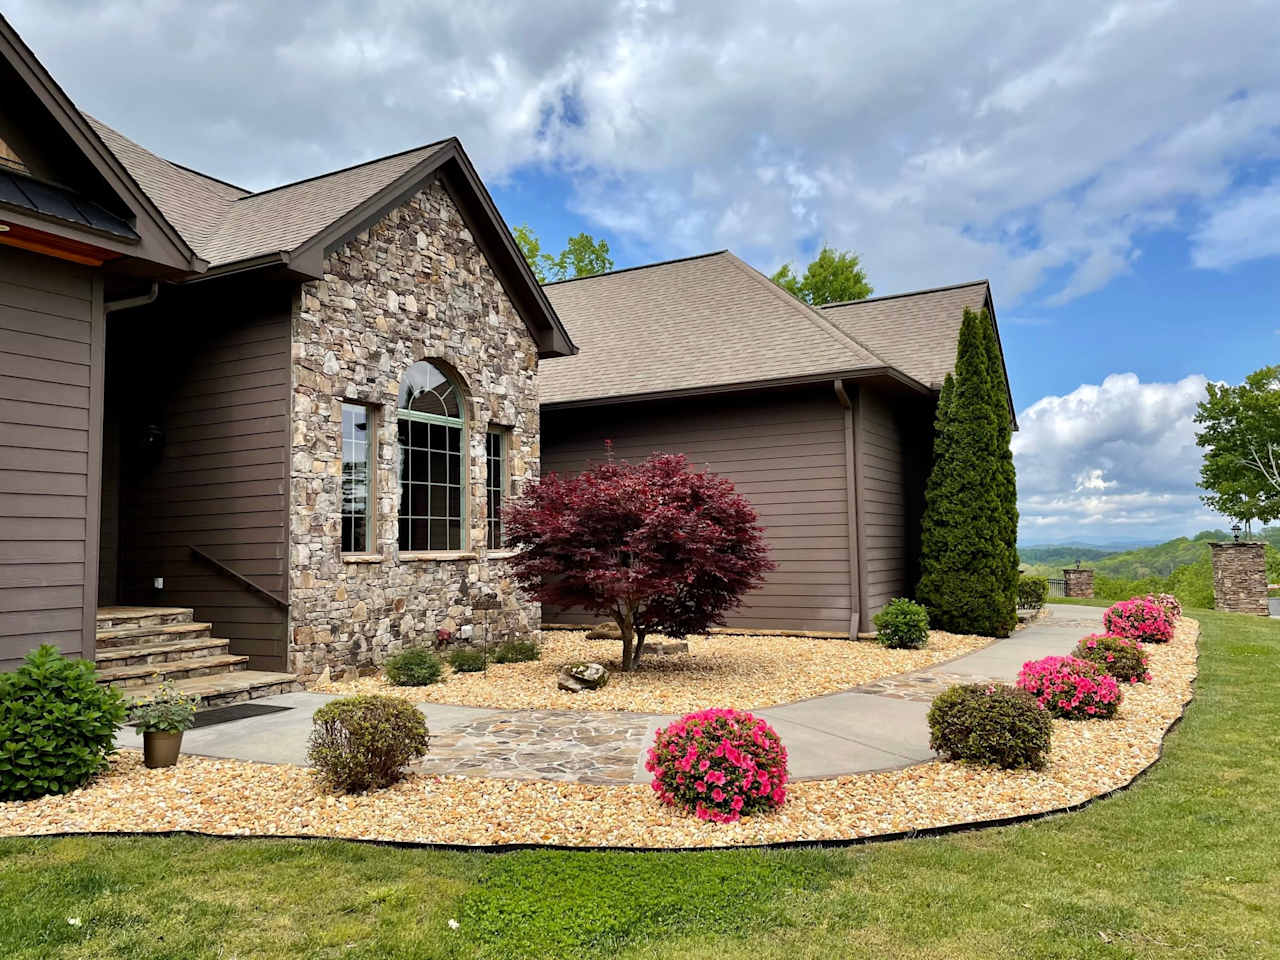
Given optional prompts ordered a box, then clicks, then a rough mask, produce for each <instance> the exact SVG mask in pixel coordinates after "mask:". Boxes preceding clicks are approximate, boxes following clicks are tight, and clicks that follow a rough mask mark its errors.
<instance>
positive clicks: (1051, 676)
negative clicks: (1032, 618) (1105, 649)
mask: <svg viewBox="0 0 1280 960" xmlns="http://www.w3.org/2000/svg"><path fill="white" fill-rule="evenodd" d="M1018 686H1019V687H1021V688H1022V689H1023V690H1026V691H1027V692H1028V693H1029V694H1031V695H1032V696H1033V697H1035V698H1036V700H1038V701H1039V702H1040V706H1042V707H1044V708H1045V709H1046V710H1048V711H1049V712H1050V713H1051V714H1053V715H1054V716H1055V717H1062V718H1063V719H1066V720H1089V719H1095V718H1096V719H1100V720H1109V719H1110V718H1112V717H1114V716H1115V715H1116V710H1118V709H1119V708H1120V685H1119V684H1118V683H1116V678H1115V677H1113V676H1111V675H1110V674H1108V673H1107V672H1106V671H1105V670H1103V669H1102V667H1100V666H1098V665H1097V664H1096V663H1091V662H1090V661H1088V660H1079V659H1077V658H1076V657H1045V658H1044V659H1043V660H1028V661H1027V662H1026V663H1024V664H1023V665H1022V670H1021V671H1020V672H1019V673H1018Z"/></svg>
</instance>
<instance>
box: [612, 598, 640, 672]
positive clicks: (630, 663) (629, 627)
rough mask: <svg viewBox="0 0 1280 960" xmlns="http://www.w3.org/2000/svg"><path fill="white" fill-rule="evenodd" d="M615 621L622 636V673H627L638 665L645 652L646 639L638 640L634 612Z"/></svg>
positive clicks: (629, 611) (626, 613) (627, 613)
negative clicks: (641, 655) (637, 662)
mask: <svg viewBox="0 0 1280 960" xmlns="http://www.w3.org/2000/svg"><path fill="white" fill-rule="evenodd" d="M614 619H615V620H616V621H617V623H618V630H619V632H621V634H622V671H623V673H626V672H627V671H629V670H631V669H632V668H633V667H634V666H635V665H636V661H638V660H639V659H640V654H641V653H643V652H644V637H640V638H639V639H637V638H636V628H635V613H634V611H632V610H627V611H626V612H625V613H623V614H622V616H620V617H615V618H614Z"/></svg>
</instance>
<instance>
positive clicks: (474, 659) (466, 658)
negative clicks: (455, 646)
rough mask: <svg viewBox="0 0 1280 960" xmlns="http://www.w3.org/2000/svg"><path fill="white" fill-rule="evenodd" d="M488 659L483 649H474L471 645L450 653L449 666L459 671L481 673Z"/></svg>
mask: <svg viewBox="0 0 1280 960" xmlns="http://www.w3.org/2000/svg"><path fill="white" fill-rule="evenodd" d="M486 660H487V658H486V657H485V655H484V651H483V650H472V649H470V648H469V647H463V648H462V649H461V650H455V651H453V653H451V654H449V666H451V667H453V669H455V670H457V671H458V672H459V673H479V672H480V671H481V670H483V669H484V667H485V662H486Z"/></svg>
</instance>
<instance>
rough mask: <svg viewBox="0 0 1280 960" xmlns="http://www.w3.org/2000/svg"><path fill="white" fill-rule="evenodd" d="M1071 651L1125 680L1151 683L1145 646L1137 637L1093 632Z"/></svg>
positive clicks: (1118, 678)
mask: <svg viewBox="0 0 1280 960" xmlns="http://www.w3.org/2000/svg"><path fill="white" fill-rule="evenodd" d="M1071 655H1072V656H1073V657H1076V658H1077V659H1080V660H1088V661H1089V662H1091V663H1096V664H1097V665H1098V666H1100V667H1101V668H1102V669H1103V670H1105V671H1107V673H1109V674H1111V676H1113V677H1115V678H1116V679H1117V680H1119V681H1122V682H1124V683H1149V682H1150V680H1151V673H1150V671H1148V670H1147V663H1148V660H1149V658H1148V656H1147V651H1146V648H1145V647H1144V646H1143V645H1142V644H1141V643H1139V642H1138V641H1137V640H1126V639H1124V638H1123V637H1111V636H1107V635H1105V634H1099V633H1091V634H1089V636H1087V637H1085V638H1084V639H1083V640H1081V641H1080V642H1079V643H1078V644H1077V645H1076V648H1075V649H1074V650H1072V651H1071Z"/></svg>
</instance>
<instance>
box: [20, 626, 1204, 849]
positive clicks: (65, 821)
mask: <svg viewBox="0 0 1280 960" xmlns="http://www.w3.org/2000/svg"><path fill="white" fill-rule="evenodd" d="M1198 632H1199V625H1198V624H1197V623H1196V621H1194V620H1190V619H1184V620H1182V621H1181V623H1179V625H1178V628H1177V631H1176V633H1175V636H1174V639H1173V641H1172V642H1170V643H1168V644H1164V645H1153V646H1151V647H1150V648H1149V649H1150V654H1151V664H1150V666H1151V672H1152V674H1153V675H1154V679H1153V682H1152V683H1150V684H1138V685H1134V686H1129V687H1126V688H1125V700H1124V703H1123V705H1122V706H1121V709H1120V713H1119V715H1118V717H1117V719H1115V720H1110V721H1106V720H1093V721H1088V722H1080V721H1068V720H1056V721H1054V728H1053V750H1052V756H1051V761H1050V763H1049V766H1048V767H1047V768H1046V769H1045V770H1044V771H1041V772H1039V773H1033V772H1018V773H1014V772H1008V771H1001V770H996V769H992V768H975V767H964V766H960V765H956V764H950V763H939V762H931V763H923V764H918V765H916V766H913V767H909V768H907V769H904V770H897V771H892V772H888V773H877V774H862V775H858V776H850V777H840V778H837V779H831V780H811V781H804V782H799V783H796V784H793V785H792V786H790V787H789V788H788V799H787V803H786V804H785V805H784V806H783V807H782V808H781V810H779V811H777V812H776V813H772V814H769V815H765V816H757V817H752V818H748V819H745V820H743V821H741V822H739V823H736V824H711V823H704V822H702V821H700V820H697V819H695V818H693V817H691V816H687V815H683V814H679V813H676V812H675V811H673V810H671V809H669V808H666V807H663V806H662V805H661V804H659V803H658V802H657V800H656V799H655V797H654V795H653V792H652V791H651V790H650V789H649V788H648V787H645V786H591V785H586V784H578V783H552V782H547V781H527V780H494V779H483V778H460V777H432V776H425V775H414V776H411V777H409V778H408V779H407V780H405V781H403V782H401V783H399V784H397V785H396V786H394V787H391V788H389V789H386V790H380V791H376V792H374V793H371V794H367V795H364V796H335V795H332V794H329V793H326V792H324V791H323V790H321V789H319V788H318V787H317V786H316V784H315V781H314V780H313V778H312V775H311V773H310V772H309V771H308V770H307V769H305V768H302V767H290V766H273V765H263V764H256V763H250V762H247V761H238V760H215V759H207V758H202V757H183V758H182V760H181V761H180V762H179V764H178V766H176V767H172V768H169V769H165V770H147V769H145V768H144V767H143V766H142V762H141V758H140V756H139V755H138V754H137V753H136V752H126V753H123V754H121V755H119V756H118V757H116V758H115V759H114V760H113V761H112V764H111V769H110V770H109V771H108V772H107V773H106V774H104V775H103V776H101V777H99V778H98V779H97V780H96V781H94V782H93V783H91V784H90V785H88V786H87V787H85V788H83V789H81V790H77V791H75V792H73V793H70V794H67V795H66V796H60V797H44V798H41V799H39V800H32V801H26V802H17V803H0V835H6V836H12V835H35V834H48V833H78V832H102V831H108V832H109V831H130V832H133V831H143V832H145V831H169V830H190V831H198V832H202V833H210V834H221V835H245V834H253V835H263V836H272V835H307V836H317V837H340V838H349V839H379V840H399V841H415V842H425V843H447V844H508V843H534V844H560V845H569V846H600V845H606V846H634V847H689V846H706V847H717V846H734V845H742V844H756V843H771V842H782V841H792V840H838V839H849V838H855V837H867V836H873V835H876V834H885V833H895V832H898V831H903V830H921V829H926V828H929V827H937V826H943V825H950V824H962V823H967V822H974V821H983V820H990V819H994V818H998V817H1009V816H1015V815H1019V814H1029V813H1036V812H1041V811H1046V810H1053V809H1057V808H1060V807H1063V806H1067V805H1073V804H1078V803H1082V802H1084V801H1085V800H1088V799H1090V798H1091V797H1094V796H1096V795H1098V794H1100V793H1104V792H1106V791H1108V790H1111V789H1114V788H1116V787H1120V786H1123V785H1125V784H1127V783H1128V782H1129V781H1130V780H1131V779H1132V778H1133V777H1134V776H1135V775H1137V774H1138V773H1139V772H1140V771H1141V770H1142V769H1143V768H1145V767H1146V766H1148V765H1149V764H1150V763H1152V762H1153V761H1154V760H1155V759H1156V757H1157V756H1158V753H1159V750H1160V744H1161V740H1162V738H1163V736H1164V733H1165V731H1166V730H1167V729H1168V728H1169V726H1170V725H1171V724H1172V723H1173V722H1174V721H1175V720H1176V719H1177V718H1178V717H1179V716H1180V714H1181V712H1182V709H1183V707H1184V705H1185V704H1186V703H1187V701H1189V700H1190V698H1191V694H1192V683H1193V680H1194V678H1195V675H1196V639H1197V636H1198Z"/></svg>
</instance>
